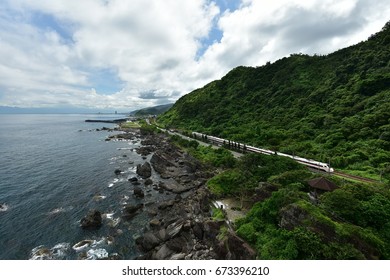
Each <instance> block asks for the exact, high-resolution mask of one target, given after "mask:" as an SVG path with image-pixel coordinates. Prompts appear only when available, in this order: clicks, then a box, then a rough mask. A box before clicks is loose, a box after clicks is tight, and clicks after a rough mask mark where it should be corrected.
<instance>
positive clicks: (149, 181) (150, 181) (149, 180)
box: [144, 178, 153, 186]
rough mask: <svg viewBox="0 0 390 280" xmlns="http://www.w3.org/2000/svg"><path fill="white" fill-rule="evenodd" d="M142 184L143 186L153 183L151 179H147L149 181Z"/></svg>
mask: <svg viewBox="0 0 390 280" xmlns="http://www.w3.org/2000/svg"><path fill="white" fill-rule="evenodd" d="M144 184H145V186H149V185H153V181H152V179H150V178H149V179H146V180H145V183H144Z"/></svg>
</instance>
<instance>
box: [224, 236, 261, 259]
mask: <svg viewBox="0 0 390 280" xmlns="http://www.w3.org/2000/svg"><path fill="white" fill-rule="evenodd" d="M227 247H228V248H229V251H230V253H231V257H230V258H231V259H232V260H254V259H255V258H256V251H255V250H254V249H252V248H251V247H250V246H249V245H248V244H247V243H246V242H245V241H244V240H243V239H241V238H240V237H238V236H237V235H236V234H235V233H229V235H228V238H227Z"/></svg>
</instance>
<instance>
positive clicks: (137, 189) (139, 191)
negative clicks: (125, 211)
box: [133, 187, 145, 198]
mask: <svg viewBox="0 0 390 280" xmlns="http://www.w3.org/2000/svg"><path fill="white" fill-rule="evenodd" d="M133 193H134V196H135V197H137V198H144V196H145V193H144V191H143V190H142V189H141V188H140V187H134V190H133Z"/></svg>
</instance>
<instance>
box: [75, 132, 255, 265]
mask: <svg viewBox="0 0 390 280" xmlns="http://www.w3.org/2000/svg"><path fill="white" fill-rule="evenodd" d="M137 134H140V135H137ZM136 136H140V137H141V139H142V142H141V144H142V145H141V147H139V148H138V149H137V153H139V154H140V155H141V156H142V157H143V158H144V159H146V158H148V159H150V160H149V161H145V162H144V163H142V164H138V165H137V170H136V172H137V176H136V177H133V178H129V181H130V183H131V184H133V186H134V187H133V194H134V196H135V197H137V198H138V199H139V201H140V203H138V204H135V205H132V204H126V205H124V206H123V209H122V218H123V219H132V218H134V217H135V216H136V215H138V214H139V213H141V212H146V213H147V215H148V217H149V221H147V222H146V223H145V225H144V229H143V232H142V234H140V235H139V236H136V237H135V242H136V244H137V247H138V249H139V251H140V255H139V257H138V259H157V260H169V259H171V260H184V259H195V260H207V259H253V258H255V256H256V253H255V251H254V250H253V249H252V248H250V246H249V245H248V244H246V243H245V242H244V241H243V240H242V239H241V238H239V237H238V236H236V235H235V233H234V232H233V231H232V230H231V229H230V228H229V226H228V225H227V224H226V222H225V221H219V220H214V219H213V218H212V211H213V208H212V201H213V197H212V195H211V194H210V192H209V191H208V189H207V188H206V185H205V184H206V182H207V180H208V179H209V178H211V177H212V176H213V175H214V174H213V170H208V169H207V167H205V166H204V165H202V164H201V163H200V162H199V161H198V160H197V159H195V158H193V157H192V156H191V155H190V154H188V153H186V152H184V151H182V150H181V149H179V148H178V147H177V146H175V145H174V144H172V143H171V142H170V140H169V137H168V136H166V135H165V134H162V133H161V134H160V133H153V132H151V131H148V130H142V129H141V130H135V129H131V130H127V131H125V133H123V134H119V135H116V136H112V137H110V138H109V139H110V140H112V139H116V138H117V139H127V140H133V139H134V138H135V137H136ZM118 172H120V170H119V171H118ZM152 174H158V177H157V178H160V180H158V181H153V180H152ZM153 178H154V180H156V179H155V178H156V176H154V177H153ZM151 189H154V190H158V191H159V192H160V193H161V195H163V194H165V195H167V194H170V195H169V196H165V197H168V198H167V199H164V200H160V201H156V203H142V200H143V198H144V197H145V196H146V195H147V194H148V192H150V190H151ZM88 221H90V224H89V223H88ZM99 222H100V219H99V217H98V214H97V213H96V212H91V213H89V216H87V217H85V218H84V219H82V225H81V226H82V227H83V228H88V227H95V228H96V227H99Z"/></svg>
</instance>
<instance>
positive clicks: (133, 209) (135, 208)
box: [122, 203, 144, 219]
mask: <svg viewBox="0 0 390 280" xmlns="http://www.w3.org/2000/svg"><path fill="white" fill-rule="evenodd" d="M143 207H144V205H143V204H142V203H140V204H137V205H131V204H128V205H125V206H124V207H123V209H122V217H123V218H124V219H131V218H133V217H134V216H135V215H137V214H138V212H139V210H141V209H142V208H143Z"/></svg>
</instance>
